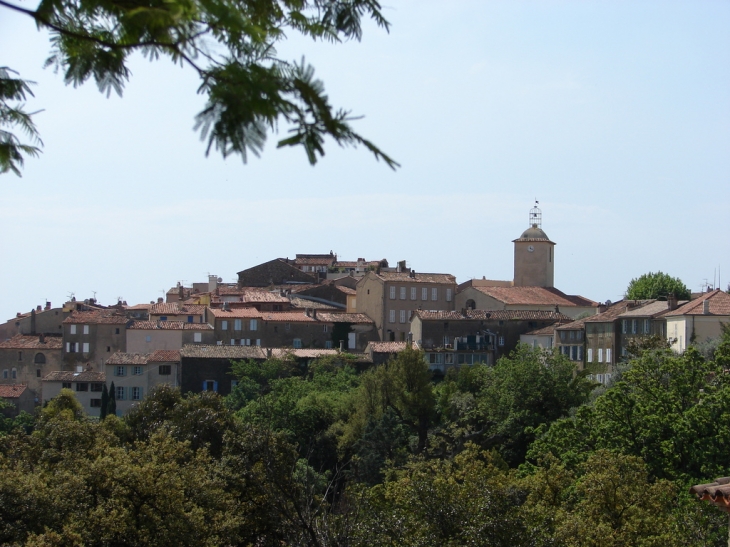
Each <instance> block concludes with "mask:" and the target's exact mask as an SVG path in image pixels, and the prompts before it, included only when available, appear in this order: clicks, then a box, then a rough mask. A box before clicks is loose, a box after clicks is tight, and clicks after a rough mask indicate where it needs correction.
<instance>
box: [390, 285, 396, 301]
mask: <svg viewBox="0 0 730 547" xmlns="http://www.w3.org/2000/svg"><path fill="white" fill-rule="evenodd" d="M390 299H391V300H395V287H391V288H390Z"/></svg>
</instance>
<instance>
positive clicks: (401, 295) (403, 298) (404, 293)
mask: <svg viewBox="0 0 730 547" xmlns="http://www.w3.org/2000/svg"><path fill="white" fill-rule="evenodd" d="M400 299H401V300H405V299H406V288H405V287H401V288H400Z"/></svg>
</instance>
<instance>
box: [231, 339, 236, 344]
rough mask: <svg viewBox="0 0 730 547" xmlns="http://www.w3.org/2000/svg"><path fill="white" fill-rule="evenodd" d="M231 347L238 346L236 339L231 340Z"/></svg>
mask: <svg viewBox="0 0 730 547" xmlns="http://www.w3.org/2000/svg"><path fill="white" fill-rule="evenodd" d="M231 345H232V346H235V345H236V339H235V338H231Z"/></svg>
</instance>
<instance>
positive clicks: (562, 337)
mask: <svg viewBox="0 0 730 547" xmlns="http://www.w3.org/2000/svg"><path fill="white" fill-rule="evenodd" d="M560 341H561V342H563V341H565V331H564V330H561V331H560Z"/></svg>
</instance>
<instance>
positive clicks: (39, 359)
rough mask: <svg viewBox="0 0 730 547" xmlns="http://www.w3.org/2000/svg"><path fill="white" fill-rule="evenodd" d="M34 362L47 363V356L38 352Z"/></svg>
mask: <svg viewBox="0 0 730 547" xmlns="http://www.w3.org/2000/svg"><path fill="white" fill-rule="evenodd" d="M33 362H34V363H35V364H36V365H45V364H46V356H45V355H44V354H42V353H36V354H35V357H34V358H33Z"/></svg>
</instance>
